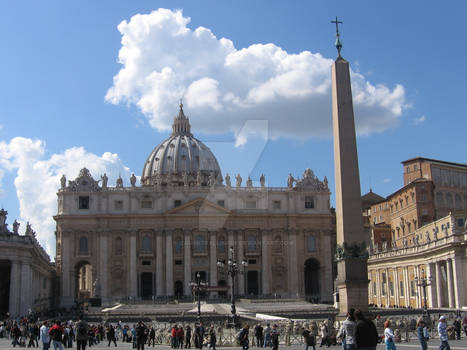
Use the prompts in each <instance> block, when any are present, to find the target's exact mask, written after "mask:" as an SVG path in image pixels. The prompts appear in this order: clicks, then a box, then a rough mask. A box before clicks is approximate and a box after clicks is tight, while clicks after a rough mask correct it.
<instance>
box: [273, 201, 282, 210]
mask: <svg viewBox="0 0 467 350" xmlns="http://www.w3.org/2000/svg"><path fill="white" fill-rule="evenodd" d="M272 207H273V209H280V208H281V201H274V202H272Z"/></svg>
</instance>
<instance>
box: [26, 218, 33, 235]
mask: <svg viewBox="0 0 467 350" xmlns="http://www.w3.org/2000/svg"><path fill="white" fill-rule="evenodd" d="M25 234H27V235H30V234H32V227H31V224H30V223H29V221H28V222H27V223H26V232H25Z"/></svg>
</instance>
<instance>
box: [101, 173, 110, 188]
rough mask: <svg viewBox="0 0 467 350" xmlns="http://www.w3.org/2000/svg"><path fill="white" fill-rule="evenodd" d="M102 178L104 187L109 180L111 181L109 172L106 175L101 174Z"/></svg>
mask: <svg viewBox="0 0 467 350" xmlns="http://www.w3.org/2000/svg"><path fill="white" fill-rule="evenodd" d="M101 179H102V188H107V181H109V178H108V177H107V174H106V173H104V175H102V176H101Z"/></svg>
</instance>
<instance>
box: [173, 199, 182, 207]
mask: <svg viewBox="0 0 467 350" xmlns="http://www.w3.org/2000/svg"><path fill="white" fill-rule="evenodd" d="M181 205H182V201H181V200H180V199H176V200H174V208H176V207H179V206H181Z"/></svg>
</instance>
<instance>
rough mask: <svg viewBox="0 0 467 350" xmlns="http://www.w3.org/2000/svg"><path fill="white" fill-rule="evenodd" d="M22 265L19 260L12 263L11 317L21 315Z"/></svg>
mask: <svg viewBox="0 0 467 350" xmlns="http://www.w3.org/2000/svg"><path fill="white" fill-rule="evenodd" d="M20 271H21V265H20V263H19V261H18V260H12V261H11V272H10V300H9V312H10V316H11V317H17V316H19V315H20V310H19V305H20V295H19V293H18V291H20V290H21V274H20Z"/></svg>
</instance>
